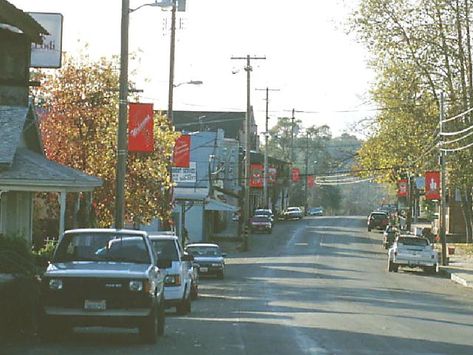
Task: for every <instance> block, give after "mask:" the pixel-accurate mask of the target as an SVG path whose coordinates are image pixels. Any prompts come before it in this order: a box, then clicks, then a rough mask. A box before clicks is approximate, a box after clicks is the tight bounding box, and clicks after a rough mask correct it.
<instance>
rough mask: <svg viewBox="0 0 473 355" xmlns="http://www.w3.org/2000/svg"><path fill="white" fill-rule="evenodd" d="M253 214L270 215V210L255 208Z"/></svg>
mask: <svg viewBox="0 0 473 355" xmlns="http://www.w3.org/2000/svg"><path fill="white" fill-rule="evenodd" d="M255 215H260V216H270V215H271V212H269V211H265V210H256V211H255Z"/></svg>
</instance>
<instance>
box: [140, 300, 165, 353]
mask: <svg viewBox="0 0 473 355" xmlns="http://www.w3.org/2000/svg"><path fill="white" fill-rule="evenodd" d="M160 307H161V306H160ZM157 313H158V310H157V308H156V307H154V309H153V310H152V311H151V313H150V315H149V316H148V317H146V318H145V319H144V321H143V324H142V325H141V326H140V335H141V337H142V338H143V340H144V341H145V342H146V343H148V344H155V343H156V340H157V339H158V324H159V319H158V314H157Z"/></svg>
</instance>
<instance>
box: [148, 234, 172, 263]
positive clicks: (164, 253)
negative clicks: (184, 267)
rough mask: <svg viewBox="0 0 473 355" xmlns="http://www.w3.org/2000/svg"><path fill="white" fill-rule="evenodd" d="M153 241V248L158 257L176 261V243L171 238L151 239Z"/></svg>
mask: <svg viewBox="0 0 473 355" xmlns="http://www.w3.org/2000/svg"><path fill="white" fill-rule="evenodd" d="M151 242H152V243H153V248H154V251H155V252H156V254H157V255H158V259H161V260H172V261H178V260H179V255H178V254H177V249H176V243H175V242H174V240H172V239H162V240H159V239H157V240H156V239H155V240H152V241H151Z"/></svg>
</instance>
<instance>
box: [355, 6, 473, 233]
mask: <svg viewBox="0 0 473 355" xmlns="http://www.w3.org/2000/svg"><path fill="white" fill-rule="evenodd" d="M471 9H472V1H471V0H425V1H422V2H413V1H409V0H363V1H362V2H361V3H360V7H359V9H358V11H357V12H356V13H355V14H354V16H353V21H352V24H353V29H355V30H356V31H357V32H358V34H359V37H360V39H361V40H362V41H363V42H364V43H365V44H366V45H367V47H368V48H369V49H370V51H371V53H372V61H371V65H372V66H373V68H374V69H375V70H376V71H377V72H378V78H377V82H376V84H375V88H374V90H373V98H374V100H375V101H376V102H377V103H378V105H379V107H380V109H381V110H382V111H380V114H378V115H377V117H376V119H375V125H374V130H373V132H372V134H371V137H370V139H368V141H367V143H366V145H365V146H364V147H363V148H362V150H361V151H360V159H359V163H360V166H362V167H365V168H369V169H371V170H374V169H376V168H378V169H384V168H385V169H386V170H387V171H389V170H390V168H397V169H396V171H398V172H399V171H400V170H402V169H403V170H410V171H411V172H418V171H419V170H422V169H427V168H429V167H433V166H435V165H436V155H435V154H432V148H435V146H436V145H437V143H438V141H439V139H441V138H443V137H439V136H438V131H437V124H438V116H439V96H440V92H444V93H445V96H446V106H445V112H446V117H451V116H456V115H458V114H459V113H461V112H465V111H467V110H468V109H469V108H470V107H473V77H472V74H473V69H472V67H473V64H472V63H473V60H472V50H471V43H472V42H471V35H470V27H471V25H470V19H471V15H472V13H471ZM471 124H472V118H471V114H469V115H464V116H463V120H455V121H452V122H449V123H448V124H445V126H444V127H443V128H445V129H446V130H448V131H452V132H453V131H458V130H461V129H464V128H465V127H468V126H470V125H471ZM401 128H402V129H403V130H400V129H401ZM386 141H389V142H391V147H392V148H393V150H394V153H392V154H386V153H384V152H385V150H383V148H386V146H387V143H386ZM472 142H473V140H472V137H463V139H462V140H460V141H452V140H450V141H449V143H448V146H449V148H462V147H466V146H468V144H470V143H472ZM419 143H421V144H419ZM375 152H380V153H378V154H376V156H375V157H374V158H373V156H374V153H375ZM472 158H473V151H472V150H471V149H470V150H461V151H455V154H453V155H452V156H450V157H449V159H448V175H449V181H448V183H449V187H450V189H451V190H453V189H455V188H458V189H460V190H461V191H462V194H461V196H462V204H463V211H464V217H465V222H466V227H467V228H466V235H467V237H468V235H471V234H472V227H473V225H472V222H473V221H472V216H471V202H472V186H473V175H472V174H473V173H472V172H471V169H468V168H467V166H469V164H470V162H471V160H472ZM389 177H394V178H395V177H396V174H392V173H391V174H390V173H386V174H384V176H382V177H381V179H383V180H387V179H389Z"/></svg>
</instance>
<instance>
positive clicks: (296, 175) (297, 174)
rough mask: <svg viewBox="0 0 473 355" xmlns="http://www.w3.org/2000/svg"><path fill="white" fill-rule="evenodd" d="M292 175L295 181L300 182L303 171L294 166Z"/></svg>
mask: <svg viewBox="0 0 473 355" xmlns="http://www.w3.org/2000/svg"><path fill="white" fill-rule="evenodd" d="M291 176H292V181H293V182H298V181H299V180H300V179H301V172H300V170H299V168H292V171H291Z"/></svg>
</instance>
